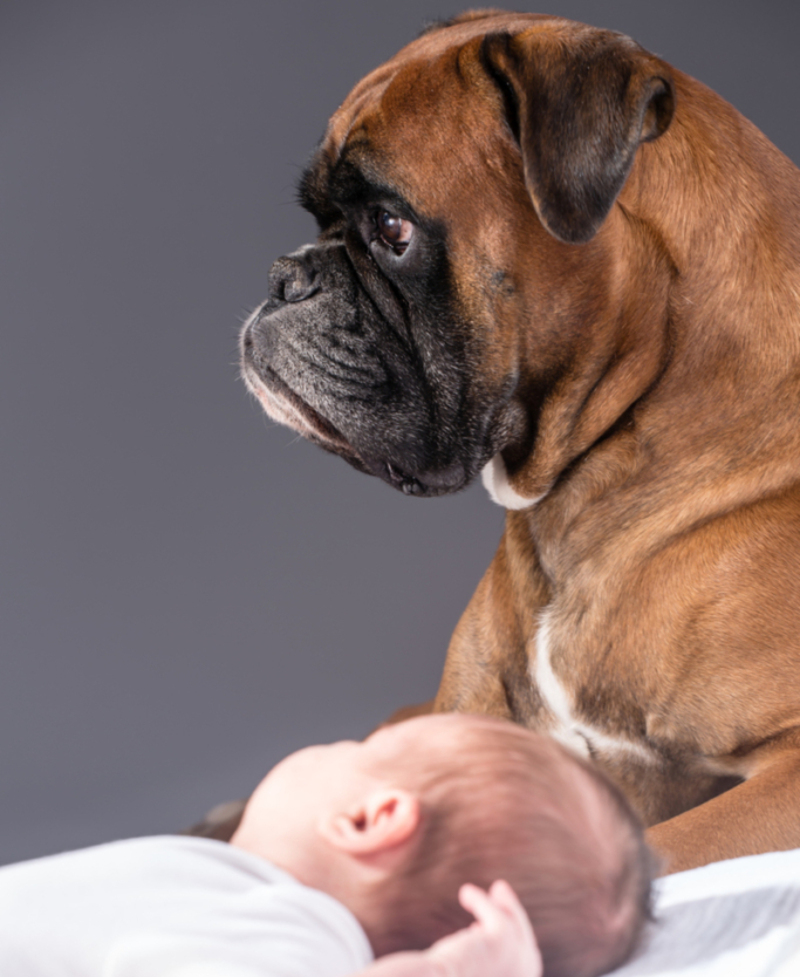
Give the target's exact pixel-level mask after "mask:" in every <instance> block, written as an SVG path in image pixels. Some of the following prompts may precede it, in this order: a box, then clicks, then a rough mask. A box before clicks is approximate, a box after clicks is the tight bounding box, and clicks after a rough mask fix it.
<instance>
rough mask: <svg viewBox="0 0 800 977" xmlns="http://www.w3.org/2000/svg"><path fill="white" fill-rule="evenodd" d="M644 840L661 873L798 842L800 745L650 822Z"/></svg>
mask: <svg viewBox="0 0 800 977" xmlns="http://www.w3.org/2000/svg"><path fill="white" fill-rule="evenodd" d="M647 840H648V841H649V843H650V844H651V845H652V847H653V848H654V849H655V850H656V852H658V854H659V855H661V856H662V858H663V859H664V869H663V872H662V874H664V875H669V874H671V873H673V872H682V871H684V870H685V869H690V868H697V867H698V866H700V865H706V864H708V863H709V862H717V861H722V860H723V859H726V858H737V857H739V856H740V855H756V854H759V853H761V852H767V851H786V850H788V849H790V848H798V847H800V749H797V748H795V749H793V750H792V752H787V753H784V754H783V755H781V756H772V757H770V758H769V762H768V763H766V762H765V763H764V765H763V767H762V768H761V769H759V770H758V771H757V772H755V773H754V774H753V775H752V776H751V777H750V778H749V779H748V780H745V781H744V783H741V784H739V785H738V786H737V787H733V788H732V789H731V790H729V791H727V792H726V793H724V794H720V795H718V796H717V797H714V798H713V799H712V800H710V801H706V802H705V804H700V805H699V806H698V807H695V808H692V809H691V810H689V811H686V812H684V813H683V814H679V815H677V816H676V817H674V818H670V819H669V821H662V822H661V824H656V825H654V826H653V827H652V828H650V829H649V830H648V831H647Z"/></svg>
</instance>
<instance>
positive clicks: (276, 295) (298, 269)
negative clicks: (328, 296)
mask: <svg viewBox="0 0 800 977" xmlns="http://www.w3.org/2000/svg"><path fill="white" fill-rule="evenodd" d="M318 289H319V283H318V281H317V271H316V269H315V268H314V267H313V266H312V265H311V263H310V262H309V261H307V260H306V258H305V255H304V254H303V253H302V252H301V253H296V254H293V255H291V254H290V255H286V256H285V257H283V258H278V260H277V261H276V262H275V264H274V265H273V266H272V268H271V269H270V273H269V297H270V299H271V300H273V301H276V300H277V301H279V302H302V301H303V300H304V299H307V298H310V297H311V296H312V295H313V294H314V293H315V292H316V291H317V290H318Z"/></svg>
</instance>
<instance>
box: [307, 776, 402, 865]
mask: <svg viewBox="0 0 800 977" xmlns="http://www.w3.org/2000/svg"><path fill="white" fill-rule="evenodd" d="M419 821H420V805H419V800H418V799H417V798H416V797H415V796H414V794H411V793H409V791H407V790H402V789H401V788H394V787H387V788H385V789H381V790H376V791H374V792H373V793H371V794H370V795H369V796H368V797H367V798H366V799H365V801H364V802H363V804H359V805H357V806H356V807H355V808H353V809H352V810H350V811H347V812H340V813H338V814H335V815H332V816H331V817H329V818H326V819H325V820H324V821H322V822H321V823H320V825H319V833H320V835H321V836H322V838H323V839H324V840H325V841H327V842H328V844H330V845H332V846H333V847H334V848H337V849H339V850H340V851H343V852H346V853H347V854H349V855H354V856H364V855H376V854H379V853H381V852H384V851H388V850H389V849H391V848H395V847H396V846H398V845H402V844H403V842H405V841H408V840H409V839H410V838H411V837H412V835H413V834H414V832H415V831H416V830H417V826H418V825H419Z"/></svg>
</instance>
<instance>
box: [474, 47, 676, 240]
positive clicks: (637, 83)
mask: <svg viewBox="0 0 800 977" xmlns="http://www.w3.org/2000/svg"><path fill="white" fill-rule="evenodd" d="M481 60H482V61H483V64H484V67H485V68H486V71H487V73H488V74H489V75H490V76H491V77H492V79H493V80H494V82H495V83H496V84H497V85H498V87H499V88H500V91H501V93H502V95H503V99H504V101H505V109H506V114H507V119H508V123H509V125H510V127H511V129H512V131H513V132H514V135H515V136H516V138H517V140H518V142H519V145H520V148H521V150H522V159H523V165H524V170H525V183H526V186H527V188H528V192H529V193H530V195H531V199H532V200H533V204H534V207H535V208H536V212H537V213H538V215H539V218H540V220H541V221H542V223H543V224H544V226H545V227H546V228H547V230H548V231H550V233H551V234H553V235H554V236H555V237H557V238H559V239H560V240H562V241H566V242H568V243H570V244H576V243H579V242H582V241H588V240H589V239H590V238H592V237H593V236H594V235H595V234H596V233H597V230H598V229H599V227H600V225H601V224H602V223H603V221H604V219H605V217H606V215H607V214H608V212H609V210H610V209H611V206H612V204H613V203H614V200H615V199H616V197H617V194H618V193H619V192H620V190H621V189H622V186H623V184H624V183H625V180H626V179H627V176H628V173H629V172H630V169H631V166H632V165H633V159H634V156H635V154H636V150H637V148H638V147H639V145H640V144H641V143H643V142H648V141H650V140H651V139H656V138H657V137H658V136H660V135H661V134H662V133H663V132H664V131H665V130H666V129H667V127H668V126H669V124H670V122H671V120H672V115H673V112H674V109H675V95H674V89H673V85H672V81H671V79H670V74H669V68H668V66H667V65H666V64H664V62H663V61H659V60H658V59H657V58H655V57H654V56H653V55H651V54H648V53H647V51H645V50H644V49H643V48H641V47H639V45H638V44H636V43H635V42H634V41H632V40H631V39H630V38H627V37H625V36H624V35H622V34H614V33H612V32H610V31H591V32H589V31H587V33H586V35H585V36H583V37H579V38H575V39H574V40H571V41H570V42H569V43H567V40H566V38H559V37H555V38H554V37H552V35H551V36H546V35H543V34H542V33H540V32H539V31H526V32H525V33H523V34H518V35H515V36H512V35H510V34H487V35H486V37H485V38H484V39H483V42H482V45H481Z"/></svg>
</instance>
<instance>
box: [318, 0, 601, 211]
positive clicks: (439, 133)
mask: <svg viewBox="0 0 800 977" xmlns="http://www.w3.org/2000/svg"><path fill="white" fill-rule="evenodd" d="M596 33H597V32H596V31H595V29H594V28H591V27H586V26H585V25H582V24H576V23H574V22H572V21H566V20H562V19H560V18H556V17H550V16H546V15H541V14H510V13H503V12H501V11H494V10H490V11H483V12H481V11H477V12H473V13H471V14H466V15H463V16H462V17H461V18H456V19H455V20H454V21H449V22H447V23H446V24H443V25H438V26H434V27H432V28H429V30H428V31H426V32H425V33H424V34H423V35H422V36H420V37H418V38H417V39H416V40H414V41H412V42H411V43H410V44H408V45H406V47H404V48H402V49H401V50H400V51H399V52H398V53H397V54H396V55H395V56H394V57H393V58H391V59H390V60H389V61H387V62H386V63H385V64H383V65H381V66H380V67H379V68H376V69H375V70H374V71H372V72H371V73H370V74H368V75H367V76H366V77H365V78H363V79H362V80H361V81H360V82H359V83H358V84H357V85H356V86H355V88H354V89H353V90H352V91H351V92H350V94H349V95H348V96H347V98H346V99H345V101H344V102H343V103H342V105H341V106H340V108H339V109H338V110H337V111H336V112H335V113H334V115H333V116H332V118H331V120H330V122H329V125H328V128H327V131H326V133H325V136H324V138H323V140H322V143H321V145H320V147H319V149H318V150H317V153H316V154H315V157H314V158H313V160H312V162H311V165H310V166H309V168H308V170H307V171H306V174H305V176H304V179H303V190H302V199H303V202H304V203H305V204H306V205H307V206H308V205H309V204H311V207H310V209H312V210H313V211H314V212H315V213H316V215H317V216H318V217H319V218H320V219H321V223H322V224H323V227H324V225H325V218H326V211H327V212H328V216H329V217H330V219H331V220H333V219H335V216H336V211H335V210H334V209H331V206H330V204H331V196H334V197H335V195H336V189H337V182H341V181H342V179H343V178H344V177H345V175H346V174H347V173H348V171H350V172H353V171H358V172H359V173H360V174H362V175H363V176H364V177H365V178H366V179H367V180H369V179H370V177H371V176H372V175H373V174H374V175H375V180H374V181H373V182H374V183H375V184H381V183H382V184H391V189H392V190H393V191H395V192H396V193H397V194H398V195H400V196H402V198H403V199H404V200H405V201H406V202H407V203H408V204H409V205H410V206H411V207H412V208H415V209H416V210H417V211H418V212H419V213H426V212H427V213H429V214H451V215H452V212H453V208H454V204H455V203H456V202H457V201H458V198H459V196H462V194H463V195H464V196H468V194H467V193H464V191H466V189H467V187H470V189H471V190H472V189H474V186H475V184H476V182H477V183H482V181H484V180H485V173H486V169H485V164H486V163H487V161H488V160H494V161H497V162H498V165H499V161H501V160H503V159H504V154H503V153H502V152H499V153H498V151H497V144H498V141H503V140H505V139H507V137H508V136H509V135H510V133H509V132H508V131H506V129H507V127H505V126H503V124H502V116H503V102H502V99H500V97H499V94H498V89H497V83H496V79H493V78H492V77H491V74H490V71H489V70H488V69H487V67H486V65H485V64H483V59H482V57H481V55H480V49H481V45H482V44H483V43H484V42H485V40H486V39H487V37H497V36H506V37H514V38H516V39H519V40H522V39H523V38H531V39H533V38H536V40H537V44H538V42H539V41H541V42H542V43H543V45H544V46H545V48H547V49H549V53H547V52H545V51H544V50H543V52H542V55H543V57H551V56H552V57H556V58H557V57H558V52H559V51H560V50H561V49H562V48H563V47H564V46H565V45H568V44H571V45H573V46H574V45H575V43H576V42H577V43H578V44H581V43H582V41H583V39H584V36H585V37H586V38H587V39H588V38H591V37H592V36H593V35H595V34H596ZM487 99H488V100H491V101H492V103H493V104H494V105H495V106H496V110H495V111H493V112H492V111H490V112H487V111H485V106H486V100H487ZM460 137H461V138H462V139H463V146H459V145H458V140H459V138H460ZM481 147H483V151H481ZM476 150H477V151H476ZM515 151H516V150H515ZM454 156H457V157H458V159H459V167H453V166H452V161H453V158H454ZM471 169H472V170H474V171H475V172H474V173H470V172H469V171H470V170H471ZM421 172H423V173H427V174H428V177H429V178H427V179H422V180H421V179H420V175H421ZM432 174H437V176H436V178H431V175H432ZM470 177H472V178H474V179H472V180H471V179H470ZM448 181H449V182H448ZM420 193H424V195H425V198H424V199H421V198H420Z"/></svg>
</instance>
